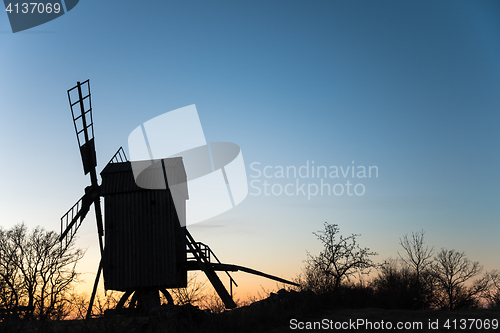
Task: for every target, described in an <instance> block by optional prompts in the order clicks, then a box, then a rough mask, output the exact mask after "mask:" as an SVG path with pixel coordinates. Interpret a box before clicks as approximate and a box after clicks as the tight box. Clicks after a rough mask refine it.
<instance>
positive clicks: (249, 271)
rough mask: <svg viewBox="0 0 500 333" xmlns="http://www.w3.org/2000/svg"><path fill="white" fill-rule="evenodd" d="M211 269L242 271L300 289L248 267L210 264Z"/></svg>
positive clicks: (288, 282)
mask: <svg viewBox="0 0 500 333" xmlns="http://www.w3.org/2000/svg"><path fill="white" fill-rule="evenodd" d="M212 267H213V268H214V270H216V271H228V272H236V271H242V272H246V273H250V274H254V275H259V276H263V277H265V278H268V279H271V280H275V281H278V282H281V283H286V284H290V285H292V286H296V287H300V285H299V284H297V283H295V282H292V281H288V280H285V279H282V278H280V277H277V276H274V275H270V274H266V273H263V272H260V271H257V270H255V269H251V268H248V267H243V266H238V265H231V264H212Z"/></svg>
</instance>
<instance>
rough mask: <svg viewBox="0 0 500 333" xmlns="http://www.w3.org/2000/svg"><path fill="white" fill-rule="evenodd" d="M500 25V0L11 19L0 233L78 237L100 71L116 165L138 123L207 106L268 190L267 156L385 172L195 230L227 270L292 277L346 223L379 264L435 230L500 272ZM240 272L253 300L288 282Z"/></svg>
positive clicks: (84, 12)
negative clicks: (83, 138)
mask: <svg viewBox="0 0 500 333" xmlns="http://www.w3.org/2000/svg"><path fill="white" fill-rule="evenodd" d="M499 32H500V3H499V2H498V1H474V2H472V1H439V2H436V1H404V2H403V1H277V0H273V1H182V2H180V1H179V2H174V1H148V2H147V3H143V2H139V1H118V0H115V1H112V0H108V1H97V0H88V1H84V0H82V1H80V3H79V4H78V5H77V6H76V7H75V8H74V9H73V10H72V11H71V12H69V13H67V14H65V15H63V16H61V17H60V18H58V19H55V20H53V21H51V22H48V23H46V24H44V25H41V26H38V27H35V28H33V29H30V30H27V31H24V32H19V33H16V34H13V33H12V32H11V30H10V26H9V22H8V18H7V14H6V13H4V14H0V64H1V66H0V115H1V122H0V142H1V145H0V156H1V159H2V163H1V164H0V172H1V175H2V177H0V187H1V189H2V191H1V192H0V224H1V225H2V226H3V227H5V228H10V227H11V226H13V225H14V224H16V223H20V222H22V221H24V222H25V223H26V224H27V225H28V226H30V227H34V226H36V225H42V226H44V227H45V228H47V229H50V230H59V219H60V217H61V216H62V215H63V214H64V213H65V212H66V211H67V209H69V208H70V207H71V206H72V205H73V204H74V203H75V202H76V201H77V200H78V199H79V198H80V197H81V195H82V194H83V189H84V187H85V186H87V185H88V184H89V182H90V181H89V179H88V177H87V176H84V175H83V171H82V166H81V158H80V154H79V152H78V147H77V143H76V139H75V134H74V129H73V125H72V121H71V113H70V109H69V106H68V102H67V95H66V90H67V89H69V88H71V87H73V86H74V85H75V84H76V81H84V80H86V79H88V78H89V79H90V82H91V90H92V99H93V100H92V102H93V110H94V121H95V126H94V129H95V137H96V148H97V158H98V163H99V165H98V171H100V170H101V169H102V168H103V167H104V166H105V164H106V163H107V161H109V159H110V158H111V157H112V156H113V154H114V153H115V152H116V150H117V149H118V148H119V147H120V146H123V147H124V148H126V147H127V139H128V135H129V134H130V132H131V131H132V130H133V129H134V128H136V127H137V126H139V125H140V124H142V123H143V122H145V121H147V120H149V119H151V118H153V117H155V116H158V115H160V114H162V113H165V112H167V111H170V110H174V109H177V108H180V107H183V106H187V105H190V104H196V107H197V109H198V113H199V116H200V120H201V123H202V125H203V129H204V131H205V136H206V138H207V141H226V142H234V143H237V144H238V145H239V146H240V147H241V149H242V152H243V158H244V160H245V165H246V168H247V174H248V176H249V178H248V179H249V181H252V180H254V179H257V180H260V181H261V182H263V181H264V180H265V178H264V177H260V178H253V177H252V176H256V172H255V171H252V169H251V168H250V165H251V164H252V163H254V162H259V163H261V164H260V169H261V170H262V168H263V167H265V166H295V167H297V168H299V167H300V166H303V165H306V163H310V164H312V161H314V164H315V165H316V166H317V165H325V166H327V167H329V166H339V167H340V166H342V167H344V168H346V167H347V166H352V165H353V161H354V165H356V166H358V165H361V166H377V167H378V171H379V172H378V178H375V177H372V178H371V179H352V178H347V179H343V178H341V179H325V180H324V181H325V182H328V183H330V184H332V185H334V184H336V183H343V184H345V182H346V180H350V181H351V183H355V184H356V183H363V184H364V186H365V188H366V191H365V194H364V195H362V196H356V195H354V196H348V195H345V194H344V195H342V196H335V195H330V196H325V195H324V196H319V195H318V196H315V197H312V198H310V200H308V198H307V197H305V196H296V195H295V196H286V195H281V196H274V195H270V196H265V195H262V194H261V195H260V196H254V195H249V196H248V197H247V198H246V200H245V201H244V202H243V203H241V204H240V205H239V206H237V207H236V208H234V209H232V210H231V211H228V212H226V213H224V214H222V215H220V216H217V217H214V218H212V219H210V220H208V221H205V222H202V223H200V224H197V225H193V226H191V227H190V228H189V229H190V231H191V233H192V234H193V236H194V237H195V238H196V240H198V241H202V242H205V243H207V244H209V245H210V246H211V248H212V249H213V250H214V251H215V253H216V254H217V256H218V257H219V258H220V259H221V260H222V261H223V262H227V263H234V264H240V265H243V266H248V267H251V268H254V269H258V270H262V271H264V272H267V273H270V274H275V275H278V276H282V277H285V278H292V277H294V276H295V275H296V274H297V273H299V272H300V268H301V267H302V266H303V262H302V261H303V260H304V259H306V250H308V251H310V252H311V253H317V252H318V251H319V250H320V244H319V243H318V241H317V240H316V238H315V236H314V235H313V234H312V232H314V231H318V230H321V229H322V227H323V223H324V222H325V221H327V222H329V223H336V224H338V225H339V226H340V230H341V233H342V234H344V235H348V234H350V233H360V234H362V236H361V237H360V238H359V242H360V243H361V245H362V246H367V247H370V248H371V249H372V250H374V251H376V252H378V253H379V255H378V256H377V258H376V261H378V262H382V261H383V260H384V259H385V258H387V257H390V256H392V257H395V256H397V251H398V250H400V247H399V245H398V241H399V237H401V236H402V235H404V234H407V233H411V232H412V231H419V230H425V231H426V240H427V243H428V244H429V245H431V246H435V247H436V249H439V248H441V247H446V248H449V249H452V248H454V249H456V250H459V251H465V252H466V253H467V255H468V256H469V258H470V259H472V260H478V261H480V262H481V263H482V264H483V265H484V266H485V269H488V270H489V269H494V268H497V269H500V262H499V260H498V255H497V254H498V252H499V250H500V245H499V242H498V235H499V232H500V224H499V222H500V221H499V216H500V205H499V204H498V200H499V198H500V190H499V188H500V176H499V172H498V167H499V165H500V158H499V154H498V152H499V143H500V134H499V131H498V125H499V121H500V115H499V107H500V93H499V91H500V61H499V59H500V33H499ZM308 161H309V162H308ZM254 166H255V164H254ZM267 180H268V182H269V183H271V184H275V183H278V184H281V186H284V185H286V184H287V183H295V182H296V179H295V178H293V179H276V178H270V179H267ZM299 181H301V182H304V183H319V182H320V179H319V178H315V179H299ZM249 190H250V192H252V193H255V190H253V189H252V188H250V189H249ZM89 215H90V214H89ZM95 229H96V227H95V221H94V220H93V219H92V218H88V219H87V220H86V221H85V222H84V224H83V226H82V227H81V229H80V232H79V237H80V238H79V240H78V245H79V246H81V247H84V248H88V251H87V255H86V257H85V259H84V260H83V261H82V265H81V268H80V269H81V270H82V271H84V272H89V273H88V274H85V275H84V279H85V280H86V281H87V284H89V285H90V284H92V283H93V279H94V276H95V271H96V269H97V265H98V260H99V254H98V243H97V237H96V231H95ZM234 276H235V278H236V281H237V282H238V283H239V284H240V286H241V287H240V289H239V295H240V296H241V295H242V294H244V293H246V292H248V291H250V290H258V289H260V287H259V286H260V285H262V286H264V288H270V287H272V286H274V283H273V282H268V281H267V280H265V279H263V278H260V277H252V276H248V275H246V274H244V273H237V274H235V275H234ZM224 282H227V281H225V280H224Z"/></svg>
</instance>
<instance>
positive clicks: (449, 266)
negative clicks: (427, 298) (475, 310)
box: [432, 249, 487, 310]
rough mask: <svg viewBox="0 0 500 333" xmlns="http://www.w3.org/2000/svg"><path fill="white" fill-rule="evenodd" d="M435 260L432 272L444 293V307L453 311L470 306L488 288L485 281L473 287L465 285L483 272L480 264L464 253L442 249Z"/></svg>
mask: <svg viewBox="0 0 500 333" xmlns="http://www.w3.org/2000/svg"><path fill="white" fill-rule="evenodd" d="M434 260H435V263H434V265H433V266H432V272H433V275H434V276H435V278H436V279H437V282H438V285H439V287H440V288H441V290H442V292H443V296H444V297H443V298H442V302H441V303H442V305H443V307H446V308H448V309H449V310H453V309H456V308H458V307H462V306H464V305H467V306H469V305H470V304H471V302H472V301H473V297H474V296H476V295H478V294H480V293H481V292H483V291H484V290H485V288H486V287H487V281H486V280H485V279H481V280H477V281H476V282H475V283H474V285H473V286H472V287H466V286H465V285H464V283H465V282H467V281H468V280H470V279H471V278H473V277H474V276H476V275H478V274H479V273H480V272H481V270H482V267H481V266H480V265H479V262H478V261H474V262H473V261H470V260H469V259H468V258H467V257H466V256H465V253H464V252H457V251H455V250H446V249H441V251H440V252H439V253H438V254H437V256H436V258H435V259H434Z"/></svg>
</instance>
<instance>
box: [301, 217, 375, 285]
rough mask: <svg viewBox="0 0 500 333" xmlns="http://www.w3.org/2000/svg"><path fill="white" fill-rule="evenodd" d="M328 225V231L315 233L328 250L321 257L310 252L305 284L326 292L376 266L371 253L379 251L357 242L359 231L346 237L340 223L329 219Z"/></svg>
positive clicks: (320, 254) (305, 272)
mask: <svg viewBox="0 0 500 333" xmlns="http://www.w3.org/2000/svg"><path fill="white" fill-rule="evenodd" d="M324 225H325V230H323V231H318V232H315V233H313V234H314V235H315V236H316V237H317V238H318V239H319V240H320V241H321V242H322V243H323V246H324V249H323V251H321V252H320V253H319V255H317V256H313V255H311V254H309V253H308V258H307V260H306V268H305V270H304V280H305V281H304V284H305V285H306V286H307V285H308V284H309V285H311V284H312V285H315V286H316V287H319V288H320V290H321V289H322V291H331V290H338V289H339V287H340V286H341V283H342V282H343V281H344V280H349V279H350V277H352V276H353V275H355V274H356V273H365V270H366V269H369V268H371V267H373V266H374V264H373V261H372V260H371V259H370V256H373V255H376V254H377V253H375V252H371V251H370V249H369V248H361V247H360V246H359V244H358V243H357V241H356V237H358V236H360V235H359V234H352V235H351V236H348V237H344V236H342V235H338V233H339V227H338V225H336V224H328V223H327V222H325V224H324Z"/></svg>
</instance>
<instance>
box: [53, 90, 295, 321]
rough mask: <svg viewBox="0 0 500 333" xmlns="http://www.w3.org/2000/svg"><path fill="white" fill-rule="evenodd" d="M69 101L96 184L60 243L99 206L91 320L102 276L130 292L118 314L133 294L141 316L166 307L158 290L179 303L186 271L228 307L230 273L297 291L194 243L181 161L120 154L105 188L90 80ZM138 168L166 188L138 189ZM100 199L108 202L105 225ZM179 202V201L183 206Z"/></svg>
mask: <svg viewBox="0 0 500 333" xmlns="http://www.w3.org/2000/svg"><path fill="white" fill-rule="evenodd" d="M68 99H69V104H70V108H71V114H72V117H73V124H74V128H75V132H76V136H77V141H78V146H79V149H80V155H81V157H82V164H83V170H84V173H85V175H87V174H90V185H89V186H87V187H86V188H85V194H84V195H83V196H82V197H81V198H80V200H78V201H77V203H76V204H75V205H73V207H71V208H70V209H69V210H68V212H67V213H66V214H64V216H63V217H62V218H61V236H60V239H59V240H60V241H61V242H64V243H65V244H66V245H67V244H68V243H70V242H71V241H72V239H73V237H74V236H75V234H76V232H77V230H78V228H79V227H80V225H81V224H82V222H83V220H84V219H85V217H86V215H87V213H88V212H89V210H90V207H91V206H92V205H94V211H95V215H96V222H97V234H98V239H99V250H100V254H101V259H100V263H99V267H98V270H97V274H96V279H95V282H94V288H93V291H92V295H91V299H90V304H89V308H88V311H87V318H89V317H90V316H91V314H92V305H93V301H94V298H95V294H96V291H97V285H98V282H99V279H100V276H101V273H103V277H104V286H105V289H106V290H118V291H123V292H124V294H123V296H122V297H121V299H120V301H119V302H118V304H117V309H119V308H122V307H124V305H125V303H126V301H127V300H128V299H129V298H130V297H131V296H132V298H131V300H130V302H129V308H134V307H135V308H136V309H138V310H142V311H148V310H150V309H152V308H154V307H156V306H159V305H160V298H159V293H160V292H161V293H162V294H163V295H164V296H165V297H166V299H167V300H168V301H169V302H173V300H172V297H171V296H170V294H169V293H168V291H167V289H169V288H182V287H186V286H187V272H188V271H192V270H202V271H203V272H204V273H205V274H206V276H207V278H208V280H209V281H210V282H211V283H212V285H213V287H214V289H215V291H216V292H217V294H218V295H219V297H220V298H221V300H222V301H223V302H224V305H225V307H226V308H228V309H232V308H234V307H236V304H235V303H234V301H233V299H232V287H233V285H235V286H237V284H236V282H235V281H234V279H233V278H232V277H231V275H230V274H229V272H234V271H244V272H247V273H250V274H256V275H260V276H263V277H266V278H269V279H273V280H276V281H279V282H282V283H287V284H292V285H296V284H295V283H293V282H290V281H287V280H284V279H282V278H279V277H276V276H272V275H269V274H265V273H262V272H260V271H256V270H253V269H250V268H247V267H243V266H237V265H232V264H224V263H221V262H220V260H219V259H218V258H217V256H216V255H215V254H214V253H213V251H212V250H211V249H210V247H209V246H208V245H206V244H204V243H201V242H196V241H195V240H194V238H193V237H192V235H191V234H190V233H189V231H188V230H187V228H186V227H185V225H186V223H185V221H180V219H185V214H177V211H179V209H181V210H185V201H186V200H188V199H189V195H188V188H187V185H186V172H185V168H184V164H183V161H182V157H175V158H165V159H160V160H154V161H133V162H130V161H128V160H127V157H126V155H125V152H124V151H123V149H122V148H120V149H118V151H117V152H116V154H115V155H114V156H113V157H112V158H111V160H110V161H109V163H108V164H107V165H106V166H105V167H104V168H103V170H102V171H101V173H100V174H101V179H102V183H101V185H99V183H98V179H97V171H96V167H97V158H96V151H95V142H94V123H93V118H92V102H91V94H90V82H89V80H87V81H85V82H82V83H80V82H78V83H77V85H76V86H74V87H73V88H71V89H69V90H68ZM132 163H135V164H139V168H140V169H141V170H145V171H144V172H143V173H141V176H142V177H144V178H146V181H148V180H149V181H151V182H153V181H154V182H157V181H158V177H157V175H158V174H160V175H163V178H164V182H165V184H166V189H165V187H163V188H162V187H158V188H160V189H145V188H142V187H139V186H137V184H136V182H135V178H134V175H133V171H132ZM141 164H143V165H141ZM135 166H137V165H135ZM152 175H153V176H152ZM154 175H156V176H154ZM143 181H144V179H143ZM173 185H176V186H173ZM150 188H155V187H154V186H152V187H150ZM174 196H175V197H176V205H174V200H173V197H174ZM101 197H104V208H105V209H104V212H105V216H104V221H103V215H102V210H101V200H100V198H101ZM178 198H181V203H180V204H179V202H178ZM103 222H104V223H103ZM216 271H223V272H225V273H226V275H227V276H228V278H229V285H230V287H229V289H230V291H229V292H228V291H227V289H226V287H225V286H224V284H223V283H222V281H221V280H220V278H219V276H218V275H217V273H216Z"/></svg>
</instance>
